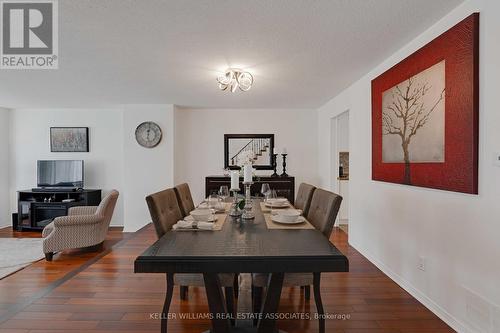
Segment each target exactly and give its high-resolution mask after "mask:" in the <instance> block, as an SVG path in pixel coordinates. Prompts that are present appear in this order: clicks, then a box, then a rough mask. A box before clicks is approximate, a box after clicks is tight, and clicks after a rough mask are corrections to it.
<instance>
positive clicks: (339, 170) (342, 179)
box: [330, 111, 350, 232]
mask: <svg viewBox="0 0 500 333" xmlns="http://www.w3.org/2000/svg"><path fill="white" fill-rule="evenodd" d="M330 121H331V122H330V140H331V141H330V147H331V148H330V152H331V161H330V166H331V168H330V173H331V176H330V179H331V184H330V186H331V189H332V190H333V192H335V193H338V194H339V195H341V196H342V198H343V200H342V205H341V206H340V211H339V214H338V216H337V221H336V222H335V225H336V226H337V227H339V228H341V229H342V230H344V231H345V232H347V231H348V225H349V177H350V174H349V111H345V112H343V113H341V114H339V115H337V116H335V117H333V118H331V119H330Z"/></svg>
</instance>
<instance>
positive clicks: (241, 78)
mask: <svg viewBox="0 0 500 333" xmlns="http://www.w3.org/2000/svg"><path fill="white" fill-rule="evenodd" d="M217 82H219V88H220V90H228V89H229V90H230V91H231V92H233V93H234V92H235V91H236V90H237V89H238V88H239V89H240V90H241V91H249V90H250V88H252V84H253V76H252V74H250V73H248V72H244V71H243V70H241V69H238V68H228V69H227V70H226V73H225V74H224V75H221V76H219V77H218V78H217Z"/></svg>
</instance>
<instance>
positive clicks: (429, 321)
mask: <svg viewBox="0 0 500 333" xmlns="http://www.w3.org/2000/svg"><path fill="white" fill-rule="evenodd" d="M19 236H20V235H19V234H16V233H13V232H9V231H7V232H2V231H0V237H19ZM22 236H33V237H37V235H36V234H31V235H30V234H26V233H23V234H22ZM108 238H109V239H108V240H107V241H106V249H107V250H105V251H106V252H104V253H101V254H97V253H64V254H62V255H58V256H56V257H55V258H54V261H53V262H51V263H49V262H45V261H40V262H38V263H36V264H34V265H31V266H30V267H28V268H26V269H24V270H22V271H20V272H18V273H15V274H13V275H11V276H9V277H7V278H5V279H3V280H0V333H7V332H9V333H49V332H50V333H61V332H69V333H80V332H88V333H104V332H107V333H109V332H137V333H139V332H159V328H160V322H159V320H158V319H157V317H156V316H158V315H159V312H161V308H162V304H163V298H164V290H165V277H164V275H162V274H134V273H133V261H134V259H135V257H136V256H137V255H138V254H140V253H141V252H142V251H143V250H145V249H146V248H147V247H148V246H149V245H150V244H152V243H153V242H154V240H155V234H154V229H153V227H152V226H151V225H149V226H147V227H146V228H144V229H143V230H141V231H139V232H137V233H135V234H133V235H130V236H126V235H125V234H122V233H120V232H116V231H111V232H110V233H109V236H108ZM0 241H1V240H0ZM331 241H332V242H333V243H334V244H335V245H336V246H337V247H338V248H339V249H340V250H341V251H342V252H343V253H345V254H346V255H347V256H348V257H349V261H350V272H349V273H335V274H324V275H323V277H322V295H323V303H324V306H325V311H326V312H327V313H329V314H330V316H331V319H328V320H327V322H326V329H327V332H334V333H381V332H384V333H444V332H454V331H453V330H452V329H451V328H450V327H448V326H447V325H446V324H445V323H444V322H443V321H441V320H440V319H439V318H437V317H436V316H435V315H434V314H433V313H431V312H430V311H429V310H427V309H426V308H425V307H424V306H423V305H422V304H420V303H419V302H418V301H417V300H415V299H414V298H413V297H412V296H411V295H409V294H408V293H407V292H405V291H404V290H403V289H401V288H400V287H399V286H398V285H397V284H396V283H394V282H393V281H392V280H390V279H389V278H388V277H387V276H385V275H384V274H383V273H382V272H380V271H379V270H378V269H377V268H376V267H375V266H374V265H373V264H371V263H370V262H369V261H368V260H366V259H365V258H364V257H363V256H362V255H360V254H359V253H358V252H357V251H356V250H354V249H353V248H352V247H350V246H349V245H348V243H347V235H346V234H345V233H344V232H343V231H342V230H340V229H338V228H336V229H335V231H334V233H333V235H332V239H331ZM207 312H208V307H207V305H206V297H205V293H204V289H203V288H190V291H189V300H188V301H180V299H179V288H177V287H176V288H175V292H174V298H173V302H172V306H171V313H172V315H174V316H176V319H173V320H170V321H169V332H175V333H180V332H189V333H190V332H202V331H205V330H208V329H209V327H210V322H209V321H208V320H205V319H200V318H199V316H200V315H201V314H204V313H207ZM280 312H287V313H302V312H304V313H307V314H310V315H311V316H313V315H314V313H315V312H316V309H315V306H314V300H311V301H309V302H308V301H304V298H303V297H302V296H301V289H300V288H285V289H284V290H283V294H282V297H281V304H280ZM180 314H189V316H190V318H186V319H181V318H179V317H180ZM278 327H279V328H280V329H282V330H285V331H287V332H289V333H294V332H297V333H298V332H318V323H317V320H314V319H311V320H280V321H279V322H278Z"/></svg>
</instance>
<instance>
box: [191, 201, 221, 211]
mask: <svg viewBox="0 0 500 333" xmlns="http://www.w3.org/2000/svg"><path fill="white" fill-rule="evenodd" d="M198 208H201V209H207V208H209V205H208V203H207V202H202V203H201V204H200V205H199V206H198ZM215 210H216V211H217V212H222V211H225V210H226V205H225V204H223V203H221V204H219V205H217V206H216V207H215Z"/></svg>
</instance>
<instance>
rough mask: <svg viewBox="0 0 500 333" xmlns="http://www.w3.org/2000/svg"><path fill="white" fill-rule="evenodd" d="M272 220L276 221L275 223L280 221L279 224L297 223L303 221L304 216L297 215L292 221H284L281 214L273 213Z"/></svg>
mask: <svg viewBox="0 0 500 333" xmlns="http://www.w3.org/2000/svg"><path fill="white" fill-rule="evenodd" d="M272 220H273V221H274V222H277V223H281V224H299V223H304V222H305V221H306V219H305V218H304V216H299V217H298V218H297V220H295V221H293V222H289V221H285V220H283V216H281V215H279V214H278V215H273V216H272Z"/></svg>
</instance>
